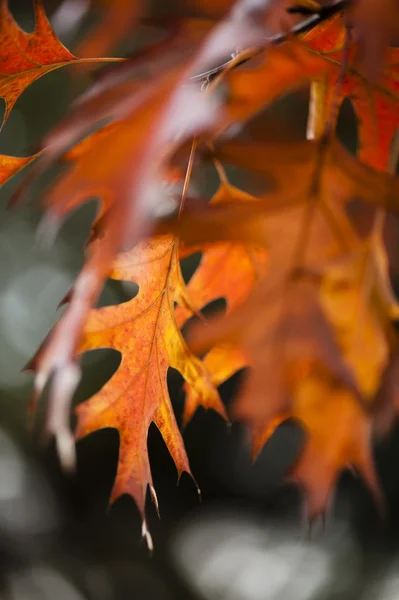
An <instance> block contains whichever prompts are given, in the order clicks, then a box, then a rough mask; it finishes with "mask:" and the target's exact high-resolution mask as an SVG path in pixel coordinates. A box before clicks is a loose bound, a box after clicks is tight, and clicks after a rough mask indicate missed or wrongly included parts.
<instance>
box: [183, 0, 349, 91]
mask: <svg viewBox="0 0 399 600" xmlns="http://www.w3.org/2000/svg"><path fill="white" fill-rule="evenodd" d="M349 1H350V0H333V2H332V3H331V4H329V5H328V6H321V7H320V10H319V11H318V12H315V13H313V14H312V15H311V16H310V17H308V18H307V19H305V20H304V21H301V22H300V23H298V24H297V25H295V26H294V27H291V29H290V30H289V31H288V32H285V33H276V34H275V35H273V36H271V37H268V38H266V39H265V45H266V44H267V45H270V44H273V45H277V44H281V43H283V42H286V41H287V40H288V39H289V38H290V37H292V36H293V35H299V34H300V33H305V32H306V31H309V30H310V29H313V27H315V26H316V25H319V24H320V23H322V22H323V21H326V20H327V19H329V18H330V17H332V16H334V15H335V14H337V13H338V12H340V11H341V10H343V9H344V8H345V7H346V6H347V5H348V4H349ZM289 12H291V13H292V12H300V7H299V6H298V9H297V10H295V7H293V9H291V10H290V11H289ZM262 49H263V47H262V48H257V49H256V50H254V52H253V54H252V55H251V56H248V55H247V56H245V57H243V59H242V61H239V62H237V58H236V57H234V58H232V59H231V60H228V61H227V62H225V63H223V64H222V65H219V66H218V67H215V68H213V69H210V70H209V71H205V72H204V73H199V74H198V75H194V76H193V77H191V78H190V79H191V81H199V82H204V81H210V80H212V79H213V78H214V77H216V75H219V73H222V71H224V70H225V69H226V68H228V67H229V65H230V64H231V63H232V62H233V61H235V64H234V68H236V67H238V66H239V65H242V64H244V63H246V62H247V61H248V60H251V59H252V58H254V57H255V56H257V55H258V54H260V53H261V52H262Z"/></svg>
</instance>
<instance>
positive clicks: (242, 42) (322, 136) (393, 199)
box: [0, 0, 399, 531]
mask: <svg viewBox="0 0 399 600" xmlns="http://www.w3.org/2000/svg"><path fill="white" fill-rule="evenodd" d="M128 4H129V5H130V6H132V5H134V4H135V3H134V2H133V1H132V0H130V1H129V3H128ZM191 4H192V2H191ZM196 4H197V5H198V6H197V8H198V9H200V16H199V17H190V18H188V17H187V18H182V19H180V20H177V21H173V20H170V21H168V22H166V21H167V20H165V22H164V23H163V26H165V35H164V37H163V38H162V40H161V41H157V42H156V43H155V44H151V45H149V46H148V47H146V48H145V49H144V50H143V51H141V52H139V53H136V54H134V55H133V56H131V57H128V58H127V59H126V60H124V61H121V62H119V63H118V64H117V65H114V66H111V67H110V66H108V67H107V69H105V70H104V72H103V73H102V74H100V76H98V77H97V78H96V81H95V83H94V84H93V85H92V87H91V88H90V89H89V90H88V92H87V93H86V94H84V95H83V96H82V97H81V98H80V99H79V100H78V101H77V102H75V103H74V104H73V105H72V106H71V108H70V111H69V113H68V114H67V115H66V116H65V118H64V119H63V120H62V122H61V123H59V125H58V126H57V127H56V128H55V129H54V130H53V131H51V132H50V133H49V134H48V135H47V136H46V137H45V139H44V140H43V141H42V146H41V150H40V152H39V153H38V154H36V155H34V156H32V157H27V158H16V157H7V156H3V157H1V179H2V182H4V181H6V180H7V179H9V178H10V177H11V176H12V175H13V174H14V173H16V172H17V171H18V170H20V169H21V168H22V167H24V166H25V165H26V164H28V163H29V162H32V161H33V160H34V161H35V162H34V164H33V165H32V166H31V168H30V171H29V173H28V175H27V176H26V177H25V180H24V181H23V183H22V186H21V187H20V188H19V189H18V191H17V194H16V195H15V197H14V201H17V200H18V199H19V198H20V196H21V195H22V193H23V191H24V190H25V189H26V188H27V187H28V186H29V185H30V184H31V183H32V181H34V180H35V179H36V178H37V177H38V176H39V175H40V174H41V173H43V171H44V170H46V169H47V168H48V167H49V166H50V165H52V164H54V163H55V162H56V161H64V162H66V163H68V165H69V166H68V168H67V170H66V171H63V173H62V174H61V175H60V176H59V178H58V179H57V180H56V181H55V183H54V184H53V185H52V186H51V188H50V189H49V191H48V193H47V194H46V196H45V200H44V209H45V217H44V222H43V228H42V229H43V233H44V234H45V235H48V236H50V237H51V236H52V235H53V234H54V230H55V229H56V228H57V227H58V225H59V224H60V222H61V221H62V219H63V218H64V217H65V216H66V215H67V214H68V213H70V212H71V211H72V210H74V209H75V208H76V207H78V206H80V205H81V204H82V203H83V202H85V201H87V200H88V199H90V198H92V197H97V198H99V210H98V214H97V217H96V219H95V222H94V224H93V227H92V233H91V237H90V240H89V242H88V244H87V248H86V255H87V258H86V262H85V264H84V266H83V268H82V270H81V273H80V274H79V275H78V277H77V279H76V282H75V284H74V286H73V287H72V289H71V290H70V291H69V293H68V294H67V297H66V300H65V302H66V308H65V312H64V313H63V315H62V317H61V318H60V320H59V321H58V323H57V324H56V326H55V327H54V329H53V330H52V331H51V332H50V334H49V335H48V337H47V339H46V340H45V341H44V343H43V345H42V346H41V348H40V349H39V351H38V352H37V354H36V356H35V357H34V358H33V360H32V362H31V363H30V365H29V366H30V368H32V369H33V370H34V371H35V374H36V377H35V390H34V394H33V397H32V401H31V406H30V410H31V412H32V414H33V413H34V412H35V408H36V403H37V400H38V398H39V397H40V395H41V393H42V391H43V389H44V387H45V386H46V384H47V383H48V382H50V399H49V406H48V411H47V422H46V427H47V431H48V433H50V434H52V435H54V436H55V438H56V442H57V447H58V450H59V453H60V456H61V459H62V461H63V463H64V464H65V465H66V466H70V465H71V464H73V461H74V444H75V437H76V438H81V437H83V436H86V435H88V434H90V433H92V432H94V431H96V430H99V429H101V428H106V427H113V428H115V429H117V430H118V432H119V437H120V450H119V464H118V471H117V476H116V481H115V484H114V488H113V492H112V496H111V501H114V500H116V499H117V498H118V497H120V496H121V495H122V494H125V493H127V494H130V495H131V496H132V497H133V498H134V499H135V501H136V503H137V506H138V508H139V510H140V512H141V514H142V516H143V523H144V531H146V526H145V519H144V511H145V497H146V492H147V489H148V487H149V488H150V490H151V493H152V496H153V499H154V500H155V502H156V494H155V490H154V488H153V484H152V478H151V471H150V465H149V459H148V452H147V434H148V428H149V426H150V424H151V422H154V423H155V424H156V426H157V427H158V429H159V430H160V432H161V434H162V436H163V438H164V440H165V442H166V445H167V447H168V449H169V452H170V454H171V455H172V457H173V460H174V462H175V464H176V468H177V470H178V474H179V476H180V474H181V473H182V472H183V471H186V472H188V473H190V466H189V462H188V458H187V455H186V451H185V448H184V443H183V439H182V436H181V434H180V431H179V428H178V425H177V423H176V420H175V416H174V412H173V408H172V404H171V400H170V397H169V393H168V387H167V378H166V376H167V371H168V369H169V367H173V368H175V369H177V370H178V371H179V372H180V373H181V374H182V376H183V377H184V379H185V382H186V383H185V390H186V403H185V409H184V422H185V423H186V422H187V421H188V420H189V419H190V418H191V417H192V415H193V413H194V412H195V411H196V409H197V408H198V407H199V406H203V407H205V408H211V409H214V410H216V411H217V412H218V413H219V414H220V415H221V416H222V417H223V418H225V419H226V420H227V419H228V418H229V417H228V415H227V414H226V411H225V408H224V406H223V404H222V402H221V399H220V397H219V394H218V390H217V388H218V386H219V385H220V384H221V383H223V382H224V381H226V380H227V379H228V378H229V377H231V376H232V375H233V374H234V373H235V372H237V371H238V370H240V369H242V368H243V367H244V366H248V367H249V369H248V371H247V375H246V378H245V381H244V383H243V385H242V389H241V390H240V391H239V393H238V396H237V399H236V400H235V403H234V406H233V409H232V415H231V416H232V417H234V418H238V419H241V420H243V421H244V422H246V423H247V424H248V426H249V427H250V429H251V432H252V441H253V455H254V457H256V455H257V453H258V452H259V451H260V449H261V448H262V446H263V445H264V444H265V442H266V441H267V440H268V439H269V438H270V436H271V435H272V434H273V432H274V431H275V429H276V427H278V425H279V424H280V423H281V422H282V421H284V420H285V419H292V418H294V419H297V420H298V421H299V422H300V423H301V424H302V425H303V427H304V429H305V431H306V433H307V437H306V443H305V446H304V449H303V451H302V453H301V454H300V456H299V458H298V461H297V463H296V465H295V466H294V468H293V470H292V472H291V473H290V477H291V479H292V480H293V481H295V482H297V483H298V484H300V485H301V486H302V487H303V489H304V490H305V496H306V500H307V510H308V513H309V516H311V517H312V516H315V515H318V514H320V513H322V512H323V511H324V510H325V508H326V506H327V504H328V501H329V498H330V496H331V493H332V491H333V488H334V485H335V482H336V479H337V477H338V475H339V473H340V472H341V471H342V469H344V468H346V467H348V466H350V467H351V468H353V469H355V470H356V471H358V472H359V473H360V474H361V475H362V476H363V478H364V480H365V481H366V483H367V485H368V486H369V487H370V489H371V491H372V493H373V494H374V496H375V498H376V500H377V501H378V503H379V504H380V505H382V504H383V498H382V494H381V492H380V489H379V484H378V480H377V476H376V474H375V470H374V466H373V458H372V441H373V438H374V436H375V435H376V434H386V433H387V432H388V430H389V428H390V426H391V424H392V423H393V421H394V418H395V413H396V409H397V406H398V398H397V385H398V383H399V374H398V368H399V361H398V357H399V354H398V337H397V333H396V331H395V328H394V321H395V319H397V317H398V314H399V306H398V304H397V302H396V299H395V297H394V294H393V291H392V289H391V286H390V280H389V274H388V266H389V263H388V259H387V255H386V249H385V245H384V241H383V233H384V227H385V224H386V222H387V219H391V218H395V217H392V216H390V215H395V214H398V213H399V181H398V179H397V178H396V177H395V169H396V163H397V156H398V148H397V146H398V143H397V141H396V137H395V133H396V130H397V128H398V125H399V96H398V94H399V83H398V82H399V78H398V74H399V50H397V49H396V48H395V47H393V46H391V44H392V43H393V41H394V40H395V36H396V39H398V34H399V4H398V2H397V0H384V1H383V2H382V0H378V1H377V0H356V1H355V0H353V2H351V1H350V0H348V1H343V0H325V1H323V2H321V1H320V2H319V1H317V0H299V1H296V2H293V1H290V0H237V2H236V3H233V2H231V1H226V0H225V1H223V2H214V1H212V2H207V1H205V0H198V2H196ZM123 5H124V2H122V1H121V2H120V8H121V10H122V11H123ZM382 5H383V6H382ZM35 7H36V8H35V9H36V29H35V31H34V32H33V33H31V34H27V33H24V32H23V31H21V29H20V28H19V26H18V25H17V24H16V23H15V21H14V20H13V18H12V16H11V14H10V12H9V9H8V7H7V2H6V0H2V3H1V14H0V31H1V40H0V60H1V61H2V67H1V79H2V81H1V90H0V94H1V95H2V96H3V97H4V98H5V101H6V112H5V117H4V119H6V118H7V117H8V115H9V114H10V111H11V109H12V107H13V105H14V103H15V101H16V100H17V98H18V96H19V94H20V93H21V92H22V91H23V90H24V89H25V88H26V87H27V86H28V85H29V84H30V83H31V82H32V81H34V80H35V79H37V78H38V77H40V76H41V75H43V74H45V73H46V72H48V71H50V70H52V69H54V68H58V67H61V66H63V65H66V64H71V63H76V62H78V61H80V62H83V61H87V60H88V59H87V58H84V59H77V58H76V57H75V56H73V55H72V54H71V53H70V52H69V51H68V50H66V49H65V48H64V46H63V45H62V44H61V43H60V42H59V40H58V39H57V38H56V36H55V35H54V33H53V31H52V29H51V26H50V24H49V22H48V20H47V18H46V16H45V14H44V11H43V8H42V6H41V4H40V2H39V1H37V2H36V3H35ZM130 14H131V17H132V18H131V21H133V20H134V23H133V24H132V22H130V26H131V27H132V31H133V33H134V27H133V25H135V26H136V25H137V26H138V25H139V23H140V6H139V4H138V3H137V5H136V6H135V10H133V9H132V10H131V13H130ZM100 27H102V25H100ZM229 57H232V58H229ZM93 60H94V61H96V60H102V59H97V58H96V57H95V58H94V59H93ZM215 65H216V66H215ZM306 86H308V87H309V86H310V90H311V93H310V106H309V119H308V130H307V137H306V139H303V140H298V139H290V137H289V136H287V135H284V137H283V136H282V137H281V138H279V136H278V135H277V136H276V127H274V128H273V127H272V126H270V130H269V129H268V127H266V128H265V127H264V128H263V129H261V130H259V131H257V130H256V129H254V128H252V129H251V122H252V121H253V119H254V118H255V117H256V115H258V114H259V113H260V112H261V111H265V109H267V108H268V107H269V106H271V105H272V104H273V103H274V102H275V101H276V100H278V99H279V98H280V97H282V96H283V95H286V94H287V93H289V92H292V91H295V90H299V89H302V88H304V87H306ZM345 98H349V99H350V101H351V102H352V106H353V108H354V111H355V113H356V116H357V119H358V136H359V147H358V150H357V156H356V157H355V156H352V155H351V154H350V153H349V152H348V151H347V150H346V149H345V148H344V147H343V146H342V145H341V143H340V142H339V140H338V139H337V138H336V133H335V132H336V122H337V117H338V114H339V108H340V105H341V103H342V101H343V100H344V99H345ZM104 122H106V125H104ZM205 164H206V165H207V168H210V167H211V166H212V165H214V167H215V169H216V172H217V174H218V176H219V178H220V184H219V188H218V190H217V192H216V193H215V194H214V195H213V197H212V198H206V197H202V196H200V197H199V196H198V195H196V194H195V192H194V191H193V189H192V186H190V180H191V178H192V177H193V178H195V176H196V172H200V173H203V172H205V171H203V170H202V171H201V169H204V165H205ZM227 164H228V165H233V166H237V167H239V168H241V169H244V170H246V171H247V172H248V173H251V174H255V175H256V176H257V178H258V187H263V189H262V190H261V191H260V192H259V193H257V194H256V197H255V196H252V195H251V194H248V193H246V192H245V191H244V190H242V189H239V188H237V187H236V186H235V185H233V184H232V183H230V181H229V179H228V177H227V175H226V171H225V168H224V165H227ZM259 182H261V184H259ZM354 208H355V209H356V210H354ZM195 252H201V253H202V258H201V262H200V264H199V266H198V268H197V270H196V271H195V273H194V275H193V277H192V278H191V280H190V281H189V283H188V284H187V285H186V284H185V283H184V280H183V277H182V274H181V270H180V261H181V259H182V258H184V257H187V256H189V255H190V254H193V253H195ZM107 278H113V279H119V280H124V281H131V282H134V283H135V284H137V285H138V288H139V291H138V293H137V295H136V296H135V297H134V298H133V299H131V300H130V301H128V302H125V303H123V304H120V305H117V306H107V307H102V308H93V307H94V306H95V304H96V301H97V299H98V297H99V294H100V293H101V290H102V287H103V285H104V282H105V280H106V279H107ZM219 298H224V299H225V301H226V304H227V311H226V314H223V315H220V316H216V317H215V318H212V319H210V320H209V321H207V322H206V323H203V322H202V323H200V325H198V326H196V327H193V328H192V330H191V333H190V335H189V340H188V343H187V342H186V341H185V339H184V338H183V336H182V333H181V327H182V326H183V325H184V324H185V323H186V322H187V320H188V319H189V318H190V317H191V316H193V315H197V316H199V317H201V316H202V315H201V310H202V309H203V308H204V307H205V306H206V305H207V304H209V303H210V302H211V301H213V300H215V299H219ZM201 320H202V321H204V320H205V319H204V318H203V317H202V319H201ZM97 348H113V349H115V350H117V351H119V352H120V354H121V357H122V358H121V363H120V366H119V368H118V369H117V371H116V373H115V374H114V375H113V376H112V378H111V379H110V380H109V381H108V382H107V383H106V384H105V385H104V386H103V388H102V389H101V390H100V391H99V392H98V393H97V394H95V395H94V396H93V397H92V398H90V399H89V400H87V401H86V402H84V403H83V404H81V405H79V406H78V407H77V411H76V412H77V417H78V423H77V429H76V432H75V437H74V436H73V435H72V434H71V433H70V430H69V420H70V403H71V399H72V396H73V393H74V390H75V388H76V385H77V383H78V381H79V376H80V372H79V366H78V359H79V355H81V354H82V353H83V352H86V351H89V350H93V349H97ZM204 353H205V355H204ZM198 354H200V355H202V356H203V358H202V359H200V358H198V356H197V355H198Z"/></svg>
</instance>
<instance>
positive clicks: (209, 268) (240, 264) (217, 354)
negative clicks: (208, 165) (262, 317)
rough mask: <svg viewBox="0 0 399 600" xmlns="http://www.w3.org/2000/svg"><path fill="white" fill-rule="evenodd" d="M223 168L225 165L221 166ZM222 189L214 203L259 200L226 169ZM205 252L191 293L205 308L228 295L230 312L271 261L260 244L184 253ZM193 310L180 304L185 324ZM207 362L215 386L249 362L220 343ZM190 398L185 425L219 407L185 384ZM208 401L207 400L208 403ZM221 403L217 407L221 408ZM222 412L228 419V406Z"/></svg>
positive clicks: (204, 247) (207, 247) (198, 305)
mask: <svg viewBox="0 0 399 600" xmlns="http://www.w3.org/2000/svg"><path fill="white" fill-rule="evenodd" d="M219 169H221V167H219ZM220 173H221V183H220V187H219V189H218V191H217V192H216V194H215V195H214V196H213V198H212V199H211V201H210V204H213V205H218V204H221V205H223V204H224V203H231V202H234V203H238V204H244V206H245V204H247V203H248V202H249V203H253V202H254V201H255V202H256V198H254V197H253V196H250V195H249V194H245V193H244V192H242V191H241V190H239V189H238V188H236V187H235V186H233V185H231V184H230V183H229V182H228V180H227V178H226V175H225V173H224V172H223V171H220ZM198 251H201V252H202V256H201V262H200V264H199V266H198V267H197V269H196V271H195V273H194V275H193V276H192V278H191V279H190V281H189V284H188V287H187V289H188V293H189V295H190V297H191V298H192V299H195V307H196V308H198V309H202V308H204V307H205V306H206V305H207V304H209V303H210V302H211V301H212V300H216V299H218V298H224V299H225V300H226V305H227V313H230V312H231V311H232V310H234V309H235V308H236V307H237V306H239V305H240V304H242V302H244V300H246V299H247V297H248V295H249V294H250V292H251V291H252V289H253V287H254V286H255V284H256V283H257V281H258V280H259V278H260V277H261V276H262V275H263V274H264V272H265V267H266V263H267V255H266V250H265V249H264V248H259V247H256V246H251V245H250V244H248V245H243V244H234V243H219V244H207V245H199V246H194V247H188V248H186V249H185V250H184V251H183V256H189V255H190V254H191V253H192V252H198ZM192 314H193V312H192V310H190V307H189V306H184V305H182V304H180V305H179V306H178V307H177V308H176V320H177V322H178V324H179V325H180V326H182V325H184V323H185V322H186V321H187V319H189V318H190V316H192ZM203 360H204V364H205V366H206V367H207V370H208V371H209V373H210V376H211V379H212V382H213V384H214V385H215V386H219V385H221V383H223V382H224V381H226V380H227V379H229V377H231V376H232V375H233V374H234V373H235V372H237V371H238V370H239V369H241V368H243V367H244V366H246V364H247V359H246V358H245V356H244V354H243V352H242V351H240V350H239V349H237V348H235V347H234V346H229V345H217V346H215V347H213V348H212V350H210V352H208V353H207V354H206V356H205V357H204V359H203ZM185 390H186V400H185V405H184V413H183V425H185V424H186V423H187V422H188V421H189V420H190V419H191V418H192V416H193V414H194V412H195V411H196V409H197V408H198V406H200V405H202V406H203V407H204V408H215V407H213V406H210V405H209V402H208V399H207V398H206V397H203V396H200V395H199V394H197V393H196V390H195V388H193V387H189V386H187V385H185ZM204 401H206V402H207V404H206V405H205V404H204ZM218 408H219V407H216V409H218ZM218 412H219V413H220V414H221V416H222V417H224V418H225V419H227V415H226V413H225V411H224V409H223V410H222V411H221V410H220V408H219V410H218Z"/></svg>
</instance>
